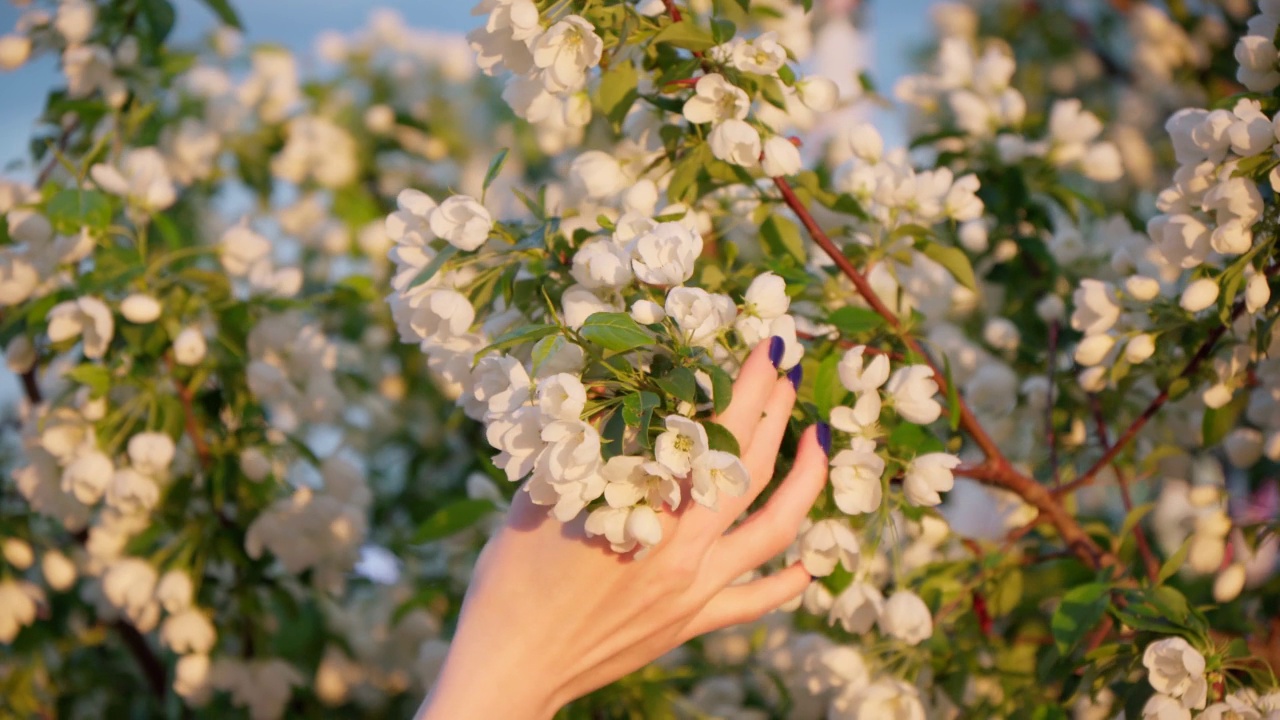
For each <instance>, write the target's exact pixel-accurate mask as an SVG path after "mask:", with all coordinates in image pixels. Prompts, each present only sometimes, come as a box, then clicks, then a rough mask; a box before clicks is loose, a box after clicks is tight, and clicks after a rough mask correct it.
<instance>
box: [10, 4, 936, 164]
mask: <svg viewBox="0 0 1280 720" xmlns="http://www.w3.org/2000/svg"><path fill="white" fill-rule="evenodd" d="M233 4H234V5H235V6H236V7H237V8H238V9H239V11H240V14H241V19H242V20H243V21H244V24H245V28H246V33H247V36H248V39H249V40H250V41H251V42H252V41H271V42H276V43H280V44H283V45H286V46H288V47H290V48H291V49H293V50H294V51H295V52H304V53H305V52H308V51H309V50H310V48H311V43H312V40H313V39H314V38H315V36H316V35H317V34H319V33H320V32H321V31H324V30H341V31H349V30H351V29H354V28H357V27H361V26H363V25H364V24H365V20H366V18H367V17H368V15H369V11H370V10H371V9H372V8H374V7H391V8H395V9H396V10H398V11H399V12H400V14H401V15H402V16H403V17H404V19H405V22H406V23H407V24H409V25H410V26H413V27H422V28H434V29H438V30H452V31H458V32H464V31H466V30H468V29H470V28H471V27H473V26H474V25H475V24H476V19H475V18H472V17H471V12H470V9H471V7H472V6H473V4H474V3H473V2H472V0H382V1H381V2H377V3H364V2H356V1H355V0H249V1H244V0H241V1H240V2H235V0H233ZM176 5H177V9H178V27H177V30H176V33H177V37H178V38H179V39H182V38H188V39H189V38H194V37H197V36H198V35H199V34H200V33H202V32H204V31H205V30H207V29H208V28H210V27H211V26H212V23H213V16H212V15H211V14H210V13H209V11H208V10H206V9H205V7H204V5H203V4H201V3H200V2H199V0H176ZM927 5H928V2H927V0H899V1H898V2H895V3H894V4H893V5H892V6H890V5H876V6H873V11H874V10H879V11H881V12H880V13H878V14H875V15H873V17H872V18H871V28H870V29H871V31H872V32H871V34H872V36H874V37H875V48H874V57H875V59H874V67H873V70H872V74H873V76H874V77H875V78H876V79H877V81H878V82H879V83H880V84H881V88H882V89H885V90H888V89H889V88H891V87H892V79H893V78H895V77H897V76H898V75H899V74H901V73H902V72H903V70H904V66H903V64H902V62H903V59H904V58H905V57H906V55H907V53H908V52H909V51H910V50H911V49H912V48H914V47H916V46H917V45H918V43H920V42H921V41H922V40H923V39H924V38H925V37H926V36H927V34H928V32H929V21H928V16H927V13H926V12H925V8H926V7H927ZM17 17H18V11H17V10H16V9H15V8H14V7H13V6H12V5H11V4H10V3H8V2H3V1H2V0H0V32H8V31H9V29H10V28H12V27H13V23H14V21H15V20H16V19H17ZM58 82H59V76H58V72H57V65H56V62H55V60H54V58H52V57H42V58H40V59H39V60H38V61H36V62H34V63H29V64H28V65H27V66H25V67H23V68H20V69H19V70H17V71H15V72H10V73H0V97H3V98H4V102H3V104H0V167H2V168H7V169H11V170H16V171H17V172H18V174H26V173H25V172H23V171H24V169H25V168H24V166H23V165H21V164H18V165H16V166H15V165H14V163H15V162H16V163H21V162H22V160H23V159H24V157H25V153H26V148H27V141H28V138H29V137H30V135H31V127H32V123H33V121H34V120H35V118H36V117H37V116H38V115H39V113H40V109H41V107H42V106H43V103H44V97H45V93H46V92H48V90H49V88H50V87H52V86H54V85H55V84H57V83H58Z"/></svg>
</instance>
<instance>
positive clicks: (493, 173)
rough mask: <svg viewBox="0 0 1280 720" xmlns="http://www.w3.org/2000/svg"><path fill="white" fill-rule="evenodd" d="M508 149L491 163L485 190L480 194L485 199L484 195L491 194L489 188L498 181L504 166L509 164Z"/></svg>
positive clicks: (501, 151)
mask: <svg viewBox="0 0 1280 720" xmlns="http://www.w3.org/2000/svg"><path fill="white" fill-rule="evenodd" d="M510 152H511V151H510V150H509V149H508V148H502V149H501V150H499V151H498V154H497V155H494V156H493V160H492V161H490V162H489V170H488V172H486V173H485V174H484V189H483V191H482V192H481V194H480V197H481V198H483V197H484V194H485V193H487V192H489V186H490V185H492V184H493V181H494V180H496V179H497V177H498V173H500V172H502V166H503V165H506V164H507V156H508V155H509V154H510Z"/></svg>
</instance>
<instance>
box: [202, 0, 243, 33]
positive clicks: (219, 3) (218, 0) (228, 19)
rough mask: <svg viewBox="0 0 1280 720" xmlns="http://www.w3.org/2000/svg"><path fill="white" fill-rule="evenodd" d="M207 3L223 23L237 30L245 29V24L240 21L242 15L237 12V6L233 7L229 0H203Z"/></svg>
mask: <svg viewBox="0 0 1280 720" xmlns="http://www.w3.org/2000/svg"><path fill="white" fill-rule="evenodd" d="M201 1H202V2H203V3H204V4H205V5H207V6H208V7H209V9H210V10H212V11H213V14H214V15H217V16H218V19H219V20H221V21H222V24H223V25H230V26H231V27H233V28H235V29H237V30H243V29H244V25H243V24H241V22H240V16H239V15H237V14H236V10H235V8H233V7H231V3H230V2H228V0H201Z"/></svg>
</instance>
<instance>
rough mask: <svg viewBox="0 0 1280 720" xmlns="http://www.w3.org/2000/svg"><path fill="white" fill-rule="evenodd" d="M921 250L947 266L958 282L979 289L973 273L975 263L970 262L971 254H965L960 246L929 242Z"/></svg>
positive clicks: (974, 289) (930, 257)
mask: <svg viewBox="0 0 1280 720" xmlns="http://www.w3.org/2000/svg"><path fill="white" fill-rule="evenodd" d="M920 252H922V253H924V256H925V257H927V258H929V259H930V260H932V261H934V262H936V263H938V264H939V265H941V266H942V267H944V268H946V269H947V272H949V273H951V276H952V277H954V278H955V279H956V282H958V283H960V284H961V285H963V286H965V287H967V288H969V289H970V290H973V291H975V292H976V291H977V290H978V281H977V279H976V278H975V277H974V275H973V265H972V264H970V262H969V256H968V255H965V254H964V251H963V250H961V249H960V248H955V247H950V246H948V245H939V244H938V243H936V242H927V243H924V246H923V247H921V248H920Z"/></svg>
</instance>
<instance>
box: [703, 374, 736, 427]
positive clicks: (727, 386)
mask: <svg viewBox="0 0 1280 720" xmlns="http://www.w3.org/2000/svg"><path fill="white" fill-rule="evenodd" d="M703 369H704V370H706V372H707V374H708V375H710V376H711V395H712V397H711V402H712V404H713V405H714V409H715V413H716V414H717V415H719V414H721V413H723V412H724V411H725V410H726V409H727V408H728V407H729V403H730V402H732V401H733V378H731V377H729V373H727V372H725V371H724V370H723V369H722V368H721V367H720V366H718V365H705V366H703Z"/></svg>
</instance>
